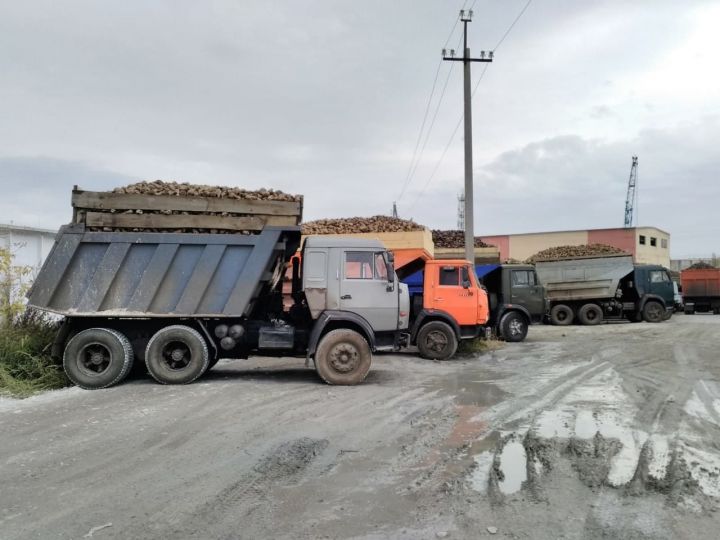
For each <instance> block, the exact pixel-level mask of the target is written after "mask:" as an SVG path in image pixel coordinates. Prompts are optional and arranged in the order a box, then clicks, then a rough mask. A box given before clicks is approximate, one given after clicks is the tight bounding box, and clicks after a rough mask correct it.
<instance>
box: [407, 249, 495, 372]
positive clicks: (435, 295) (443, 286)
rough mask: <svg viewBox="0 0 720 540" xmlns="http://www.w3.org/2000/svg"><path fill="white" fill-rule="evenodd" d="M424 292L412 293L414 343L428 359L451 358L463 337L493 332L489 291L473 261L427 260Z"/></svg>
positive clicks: (412, 332) (412, 334)
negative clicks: (482, 283) (490, 325)
mask: <svg viewBox="0 0 720 540" xmlns="http://www.w3.org/2000/svg"><path fill="white" fill-rule="evenodd" d="M423 274H424V276H423V288H422V292H419V293H416V294H411V298H410V306H411V325H410V343H411V344H412V345H416V346H417V347H418V349H419V351H420V354H421V355H422V356H423V357H426V358H433V359H437V360H444V359H446V358H450V357H451V356H452V355H453V354H455V351H456V350H457V346H458V343H459V341H460V340H463V339H474V338H476V337H478V336H480V335H482V334H485V333H486V332H489V327H488V321H489V320H490V308H489V304H488V296H487V292H486V291H485V289H484V288H482V287H481V286H480V284H479V283H478V279H477V276H476V275H475V271H474V269H473V267H472V264H471V263H470V262H469V261H464V260H426V261H425V266H424V272H423Z"/></svg>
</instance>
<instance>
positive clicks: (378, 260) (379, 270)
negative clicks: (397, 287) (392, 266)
mask: <svg viewBox="0 0 720 540" xmlns="http://www.w3.org/2000/svg"><path fill="white" fill-rule="evenodd" d="M375 279H381V280H383V281H387V279H388V268H387V263H386V262H385V257H384V256H383V254H382V253H376V254H375Z"/></svg>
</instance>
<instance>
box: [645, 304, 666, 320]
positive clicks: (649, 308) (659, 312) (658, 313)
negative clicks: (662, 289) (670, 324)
mask: <svg viewBox="0 0 720 540" xmlns="http://www.w3.org/2000/svg"><path fill="white" fill-rule="evenodd" d="M642 313H643V319H644V320H645V321H646V322H650V323H658V322H662V321H663V317H664V316H665V308H664V307H663V306H662V304H661V303H660V302H655V301H654V300H650V301H649V302H646V303H645V306H643V310H642Z"/></svg>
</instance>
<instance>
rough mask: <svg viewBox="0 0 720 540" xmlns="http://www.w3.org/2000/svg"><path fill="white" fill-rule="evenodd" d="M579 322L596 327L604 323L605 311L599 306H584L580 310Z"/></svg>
mask: <svg viewBox="0 0 720 540" xmlns="http://www.w3.org/2000/svg"><path fill="white" fill-rule="evenodd" d="M578 320H579V321H580V323H581V324H584V325H586V326H595V325H598V324H600V323H601V322H603V311H602V308H601V307H600V306H598V305H597V304H584V305H583V306H582V307H581V308H580V309H579V310H578Z"/></svg>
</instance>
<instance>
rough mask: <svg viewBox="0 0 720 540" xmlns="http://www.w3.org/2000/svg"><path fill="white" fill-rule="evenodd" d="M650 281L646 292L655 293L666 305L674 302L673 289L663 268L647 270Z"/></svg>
mask: <svg viewBox="0 0 720 540" xmlns="http://www.w3.org/2000/svg"><path fill="white" fill-rule="evenodd" d="M648 279H649V281H650V283H649V286H648V292H649V293H650V294H656V295H658V296H659V297H660V298H662V299H663V300H664V301H665V305H666V306H672V305H674V303H675V289H674V288H673V282H672V280H671V279H670V276H669V275H668V273H667V271H666V270H665V269H657V270H650V272H648Z"/></svg>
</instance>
